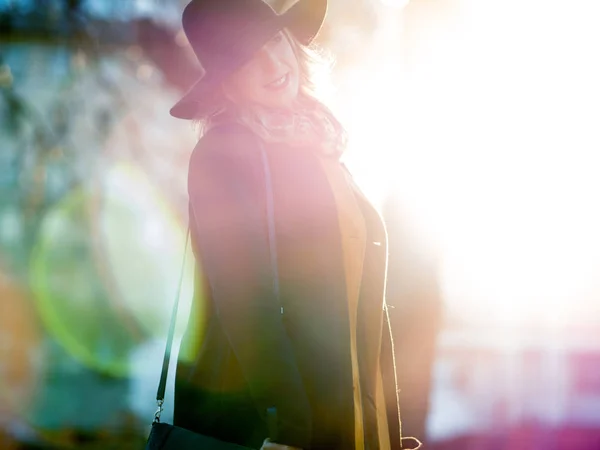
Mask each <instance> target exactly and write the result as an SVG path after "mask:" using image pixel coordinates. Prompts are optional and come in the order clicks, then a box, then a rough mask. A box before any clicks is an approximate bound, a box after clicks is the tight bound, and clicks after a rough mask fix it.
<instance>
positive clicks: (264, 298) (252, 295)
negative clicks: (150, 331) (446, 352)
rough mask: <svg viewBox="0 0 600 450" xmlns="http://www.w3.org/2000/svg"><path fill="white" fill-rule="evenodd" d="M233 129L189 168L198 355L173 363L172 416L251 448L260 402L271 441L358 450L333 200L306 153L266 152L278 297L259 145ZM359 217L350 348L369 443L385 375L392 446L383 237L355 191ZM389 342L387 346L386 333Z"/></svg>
mask: <svg viewBox="0 0 600 450" xmlns="http://www.w3.org/2000/svg"><path fill="white" fill-rule="evenodd" d="M258 142H259V141H258V138H256V137H255V136H254V135H253V134H251V133H250V132H249V131H246V130H245V129H244V128H241V127H239V126H234V125H231V126H229V125H228V126H226V127H220V128H217V129H213V130H211V131H210V132H209V133H208V134H207V135H205V136H204V137H203V138H202V139H201V140H200V141H199V143H198V145H197V147H196V148H195V150H194V152H193V154H192V156H191V160H190V170H189V183H188V188H189V196H190V224H191V226H190V229H191V237H192V245H193V249H194V253H195V256H196V261H197V264H198V273H199V275H200V279H201V280H202V281H203V282H202V283H199V285H202V286H203V288H198V289H197V292H196V296H195V303H196V305H195V306H196V308H195V311H197V314H199V317H201V318H202V319H203V320H202V321H203V323H204V324H205V326H204V328H203V332H202V336H197V333H194V332H192V331H191V330H188V331H187V332H186V337H185V338H184V345H189V344H190V340H198V342H201V345H199V350H198V352H197V355H196V357H195V360H194V361H192V362H191V363H190V362H183V361H182V360H180V361H179V363H178V367H177V376H176V385H175V412H174V423H175V424H176V425H179V426H183V427H185V428H189V429H192V430H195V431H197V432H200V433H203V434H207V435H211V436H215V437H217V438H220V439H223V440H226V441H229V442H236V443H239V444H242V445H246V446H248V447H253V448H259V447H260V446H261V444H262V441H263V440H264V438H265V437H267V436H268V430H267V426H266V423H267V422H266V417H265V416H266V410H267V408H269V407H276V408H277V412H278V430H279V436H278V442H281V443H283V444H286V445H293V446H297V447H301V448H304V449H332V450H334V449H335V450H337V449H339V450H342V449H343V450H351V449H353V448H354V446H355V444H354V405H353V385H352V366H351V357H350V330H349V319H348V317H349V314H348V300H347V297H346V282H345V272H344V262H343V253H342V246H341V236H340V231H339V223H338V216H337V211H336V205H335V201H334V196H333V193H332V191H331V187H330V185H329V184H328V180H327V178H326V176H325V173H324V171H323V169H322V167H321V165H320V162H319V160H318V155H316V154H314V153H313V152H310V151H308V150H306V149H293V148H287V147H286V148H281V147H279V148H278V147H277V146H274V145H268V146H266V150H267V154H268V159H269V165H270V168H271V175H272V186H273V198H274V210H275V227H276V239H277V257H278V269H279V283H280V298H279V299H277V298H276V296H275V293H274V289H273V282H274V279H273V271H272V267H271V260H270V253H269V241H268V226H267V213H266V201H267V200H266V199H267V192H266V187H265V173H264V170H263V165H262V160H261V152H260V145H259V143H258ZM355 191H356V195H357V198H358V199H359V204H360V206H361V210H362V211H363V214H364V216H365V222H366V225H367V246H366V250H365V261H364V272H363V279H362V284H361V292H360V298H359V306H358V307H359V310H358V325H357V327H358V329H357V334H356V335H357V345H358V357H359V365H360V377H361V392H362V398H363V408H364V424H365V429H366V440H367V448H368V449H369V450H376V449H377V448H378V445H377V443H376V441H377V439H376V435H377V431H376V428H375V427H373V426H372V424H373V423H375V421H376V418H375V375H376V369H377V364H376V363H377V360H378V358H381V364H382V368H383V370H384V384H385V391H386V403H387V405H388V421H389V423H390V430H391V442H392V448H400V445H399V429H398V428H399V426H398V423H399V418H398V409H397V397H396V385H395V374H394V368H393V363H392V351H391V336H390V333H389V327H388V324H387V320H384V319H385V318H386V317H387V315H386V311H387V309H386V308H385V307H384V294H385V276H386V265H387V240H386V232H385V227H384V226H383V222H382V221H381V219H380V217H379V215H378V214H377V212H376V210H375V209H374V208H373V207H372V206H371V205H370V204H369V203H368V201H367V200H366V199H365V198H364V196H363V195H362V194H361V193H360V191H359V190H358V189H355ZM382 336H383V340H382Z"/></svg>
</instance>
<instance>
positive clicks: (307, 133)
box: [211, 98, 347, 158]
mask: <svg viewBox="0 0 600 450" xmlns="http://www.w3.org/2000/svg"><path fill="white" fill-rule="evenodd" d="M231 120H235V121H236V122H239V123H241V124H242V125H244V126H246V127H248V128H249V129H250V130H251V131H252V132H253V133H255V134H256V135H257V136H259V137H260V138H261V139H263V140H264V141H265V142H266V143H279V144H284V145H289V146H291V147H303V148H309V149H311V150H313V151H317V152H320V153H322V154H323V155H325V156H329V157H335V158H339V157H340V156H341V155H342V154H343V153H344V150H345V149H346V143H347V136H346V131H345V130H344V128H343V127H342V125H341V123H340V122H339V121H338V120H337V119H336V118H335V116H334V115H333V113H332V112H331V110H329V108H327V107H326V106H325V105H324V104H323V103H321V102H320V101H318V100H316V99H313V98H308V99H307V98H304V99H302V100H299V101H298V102H297V103H296V105H295V106H294V108H292V109H285V110H283V109H277V110H275V109H270V108H266V107H263V106H260V105H252V106H247V107H240V108H238V110H237V113H236V114H235V115H232V114H222V115H219V116H215V117H214V118H213V120H212V121H211V128H212V127H214V126H216V125H219V124H220V123H223V122H227V121H231Z"/></svg>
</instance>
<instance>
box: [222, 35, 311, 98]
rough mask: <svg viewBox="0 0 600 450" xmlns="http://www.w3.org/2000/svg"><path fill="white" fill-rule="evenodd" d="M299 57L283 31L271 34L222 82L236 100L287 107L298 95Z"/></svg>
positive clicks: (227, 91) (230, 95)
mask: <svg viewBox="0 0 600 450" xmlns="http://www.w3.org/2000/svg"><path fill="white" fill-rule="evenodd" d="M299 85H300V68H299V65H298V59H297V58H296V55H295V53H294V50H293V49H292V45H291V44H290V42H289V40H288V38H287V37H286V35H285V33H284V32H283V31H280V32H278V33H277V34H276V35H275V36H273V37H272V38H271V40H269V41H268V42H267V43H266V44H265V45H264V46H263V47H262V48H261V49H260V50H259V51H258V52H257V53H256V55H254V57H253V58H252V59H251V60H250V61H249V62H248V63H246V64H245V65H244V66H242V67H241V68H240V69H238V70H237V71H236V72H235V73H234V74H233V75H232V76H230V77H229V78H228V79H227V81H226V82H225V83H224V84H223V88H224V90H225V93H226V95H227V96H228V97H229V98H230V99H231V100H232V101H234V102H235V103H255V104H259V105H261V106H265V107H267V108H275V109H278V108H288V107H290V106H292V104H293V102H294V100H295V99H296V97H297V96H298V89H299Z"/></svg>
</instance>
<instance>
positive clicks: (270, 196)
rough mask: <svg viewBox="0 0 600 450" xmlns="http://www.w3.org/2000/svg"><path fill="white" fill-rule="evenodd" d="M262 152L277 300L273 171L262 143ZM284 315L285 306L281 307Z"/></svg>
mask: <svg viewBox="0 0 600 450" xmlns="http://www.w3.org/2000/svg"><path fill="white" fill-rule="evenodd" d="M260 151H261V154H262V161H263V167H264V171H265V181H266V188H267V189H266V193H267V223H268V227H269V250H270V253H271V270H272V271H273V290H274V291H275V296H276V297H277V300H280V298H279V268H278V266H277V239H276V238H275V213H274V200H273V182H272V179H271V169H270V167H269V160H268V158H267V152H266V151H265V148H264V146H263V144H262V142H261V143H260ZM281 312H282V313H283V306H282V307H281Z"/></svg>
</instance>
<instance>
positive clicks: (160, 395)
mask: <svg viewBox="0 0 600 450" xmlns="http://www.w3.org/2000/svg"><path fill="white" fill-rule="evenodd" d="M189 240H190V228H189V227H188V230H187V234H186V237H185V248H184V250H183V260H182V261H181V271H180V273H179V283H177V291H176V293H175V301H174V302H173V312H172V313H171V323H170V324H169V334H168V336H167V345H166V347H165V354H164V357H163V364H162V370H161V373H160V381H159V383H158V390H157V391H156V402H157V404H158V409H157V410H156V413H155V414H154V422H160V415H161V413H162V411H163V401H164V398H165V389H166V387H167V375H168V374H169V362H170V361H171V348H172V347H173V337H174V336H175V326H176V324H177V310H178V309H179V297H180V296H181V283H182V281H183V271H184V269H185V257H186V255H187V248H188V243H189Z"/></svg>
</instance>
